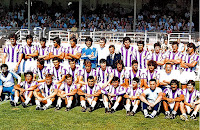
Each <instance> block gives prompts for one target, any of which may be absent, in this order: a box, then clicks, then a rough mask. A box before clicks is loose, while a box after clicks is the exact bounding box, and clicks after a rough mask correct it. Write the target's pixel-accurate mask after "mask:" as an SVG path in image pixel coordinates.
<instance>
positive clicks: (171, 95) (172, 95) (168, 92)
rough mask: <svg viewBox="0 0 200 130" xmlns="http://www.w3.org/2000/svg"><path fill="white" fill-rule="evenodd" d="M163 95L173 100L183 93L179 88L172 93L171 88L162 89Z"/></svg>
mask: <svg viewBox="0 0 200 130" xmlns="http://www.w3.org/2000/svg"><path fill="white" fill-rule="evenodd" d="M163 93H165V94H166V97H167V98H173V99H175V98H177V97H180V95H182V94H183V91H182V90H181V89H180V88H177V89H176V91H174V92H173V91H172V89H171V88H166V89H164V91H163Z"/></svg>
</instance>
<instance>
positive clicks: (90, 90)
mask: <svg viewBox="0 0 200 130" xmlns="http://www.w3.org/2000/svg"><path fill="white" fill-rule="evenodd" d="M81 90H82V91H83V92H84V93H87V94H95V93H97V92H98V91H99V90H101V87H100V86H99V85H96V84H95V85H94V87H93V88H91V87H89V86H88V85H84V86H82V87H81ZM91 98H92V99H93V98H94V97H91Z"/></svg>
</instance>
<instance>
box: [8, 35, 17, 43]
mask: <svg viewBox="0 0 200 130" xmlns="http://www.w3.org/2000/svg"><path fill="white" fill-rule="evenodd" d="M9 39H10V43H11V44H12V45H14V44H16V41H17V35H16V34H15V33H12V34H10V35H9Z"/></svg>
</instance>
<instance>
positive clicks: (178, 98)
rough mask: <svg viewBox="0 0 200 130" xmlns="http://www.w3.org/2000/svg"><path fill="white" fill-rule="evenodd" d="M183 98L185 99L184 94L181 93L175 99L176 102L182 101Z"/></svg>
mask: <svg viewBox="0 0 200 130" xmlns="http://www.w3.org/2000/svg"><path fill="white" fill-rule="evenodd" d="M183 100H184V95H183V94H181V95H180V97H177V98H175V99H174V101H175V102H180V101H183Z"/></svg>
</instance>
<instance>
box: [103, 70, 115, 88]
mask: <svg viewBox="0 0 200 130" xmlns="http://www.w3.org/2000/svg"><path fill="white" fill-rule="evenodd" d="M113 77H114V74H113V73H111V74H110V76H109V79H108V82H106V83H105V84H103V86H102V88H105V87H106V86H108V84H110V83H111V81H112V79H113Z"/></svg>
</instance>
